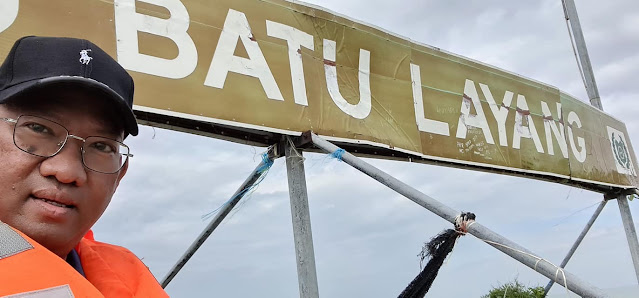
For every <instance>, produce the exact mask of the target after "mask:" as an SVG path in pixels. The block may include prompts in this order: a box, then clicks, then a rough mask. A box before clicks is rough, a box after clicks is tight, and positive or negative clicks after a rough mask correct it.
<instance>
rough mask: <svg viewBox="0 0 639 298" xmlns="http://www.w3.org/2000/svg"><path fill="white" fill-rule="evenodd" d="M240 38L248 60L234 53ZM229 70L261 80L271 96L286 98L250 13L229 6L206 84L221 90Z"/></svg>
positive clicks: (278, 98) (265, 90)
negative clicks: (262, 46) (253, 30)
mask: <svg viewBox="0 0 639 298" xmlns="http://www.w3.org/2000/svg"><path fill="white" fill-rule="evenodd" d="M238 39H239V40H240V41H241V42H242V45H244V49H246V53H247V54H248V57H249V58H248V59H247V58H244V57H238V56H235V55H234V53H235V47H236V46H237V43H238V42H237V41H238ZM229 72H234V73H238V74H243V75H247V76H250V77H254V78H257V79H259V80H260V83H261V84H262V88H264V92H266V96H267V97H268V98H270V99H274V100H284V97H282V92H280V88H279V87H278V86H277V83H276V82H275V78H274V77H273V74H272V73H271V70H270V69H269V67H268V64H267V63H266V58H264V54H263V53H262V50H261V49H260V46H259V44H258V43H257V40H256V39H255V37H254V36H253V32H252V31H251V27H250V26H249V22H248V20H247V19H246V15H245V14H244V13H243V12H239V11H237V10H233V9H229V13H228V14H227V15H226V20H225V21H224V28H222V34H221V35H220V39H219V41H218V43H217V48H216V49H215V53H213V60H212V61H211V66H210V67H209V72H208V74H207V75H206V79H205V80H204V85H206V86H210V87H214V88H219V89H222V88H224V82H225V81H226V77H227V76H228V73H229Z"/></svg>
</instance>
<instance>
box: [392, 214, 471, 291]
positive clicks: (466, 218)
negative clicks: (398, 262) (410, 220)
mask: <svg viewBox="0 0 639 298" xmlns="http://www.w3.org/2000/svg"><path fill="white" fill-rule="evenodd" d="M473 222H475V214H473V213H470V212H462V214H460V215H458V216H457V217H456V218H455V229H446V230H444V231H442V232H441V233H439V234H438V235H437V236H435V237H433V238H432V239H430V241H428V242H427V243H424V247H423V248H422V251H421V253H420V254H419V255H418V256H419V257H420V259H421V260H420V267H421V264H422V263H423V261H424V259H426V258H428V257H430V260H429V261H428V263H427V264H426V266H425V267H424V268H423V269H422V271H421V272H420V273H419V274H418V275H417V277H415V279H413V281H412V282H411V283H410V284H409V285H408V286H407V287H406V289H404V291H402V293H401V294H399V296H398V298H423V297H424V296H425V295H426V293H428V290H429V289H430V286H431V285H432V284H433V281H434V280H435V277H437V273H438V272H439V268H441V267H442V264H444V260H446V256H448V254H449V253H450V252H451V251H453V247H454V246H455V242H457V238H459V237H460V236H463V235H466V233H467V232H468V227H469V226H470V225H472V223H473Z"/></svg>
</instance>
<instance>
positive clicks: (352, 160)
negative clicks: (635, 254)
mask: <svg viewBox="0 0 639 298" xmlns="http://www.w3.org/2000/svg"><path fill="white" fill-rule="evenodd" d="M312 139H313V143H314V144H315V146H316V147H318V148H320V149H322V150H324V151H326V152H328V153H333V152H336V151H337V150H339V149H340V148H339V147H337V146H335V145H333V144H331V143H330V142H328V141H326V140H324V139H322V138H320V137H318V136H317V135H315V134H312ZM341 159H342V160H343V161H344V162H345V163H347V164H349V165H351V166H353V167H354V168H356V169H358V170H360V171H361V172H363V173H364V174H366V175H368V176H370V177H371V178H373V179H375V180H377V181H379V182H380V183H382V184H384V185H386V186H388V187H389V188H391V189H393V190H394V191H396V192H398V193H400V194H401V195H403V196H405V197H407V198H408V199H410V200H412V201H413V202H415V203H417V204H418V205H420V206H422V207H424V208H426V209H428V210H430V211H431V212H433V213H435V214H437V215H438V216H439V217H441V218H443V219H445V220H447V221H448V222H450V223H454V222H455V218H456V217H457V215H459V214H460V212H458V211H456V210H454V209H452V208H450V207H448V206H446V205H444V204H442V203H440V202H439V201H437V200H435V199H433V198H431V197H429V196H427V195H425V194H423V193H421V192H419V191H418V190H416V189H414V188H413V187H411V186H409V185H408V184H405V183H403V182H401V181H399V180H397V179H396V178H394V177H393V176H390V175H388V174H386V173H385V172H383V171H381V170H379V169H377V168H375V167H374V166H372V165H370V164H368V163H366V162H365V161H363V160H361V159H359V158H358V157H355V156H354V155H352V154H350V153H348V152H344V153H343V154H342V155H341ZM468 233H470V234H472V235H474V236H475V237H477V238H479V239H480V240H482V241H485V242H486V243H488V244H490V245H491V246H493V247H495V248H496V249H498V250H500V251H502V252H503V253H505V254H507V255H509V256H510V257H512V258H514V259H516V260H518V261H519V262H521V263H523V264H525V265H526V266H528V267H530V268H532V269H533V270H535V271H537V272H539V273H541V274H543V275H544V276H546V277H548V278H551V279H553V280H555V281H556V282H557V283H559V284H562V285H566V286H567V287H568V289H569V290H571V291H573V292H574V293H576V294H578V295H580V296H583V297H604V294H603V293H602V292H601V290H599V289H598V288H596V287H594V286H592V285H590V284H588V283H586V282H585V281H583V280H581V279H580V278H578V277H577V276H575V275H573V274H571V273H569V272H566V271H565V270H562V269H559V268H557V267H555V266H554V265H552V264H550V263H549V262H548V261H546V260H544V259H541V258H537V257H534V256H535V254H533V253H532V252H530V251H529V250H527V249H525V248H523V247H522V246H520V245H518V244H516V243H514V242H512V241H510V240H508V239H506V238H504V237H503V236H501V235H499V234H497V233H495V232H493V231H491V230H489V229H488V228H486V227H484V226H482V225H481V224H479V223H474V224H472V225H470V227H469V228H468Z"/></svg>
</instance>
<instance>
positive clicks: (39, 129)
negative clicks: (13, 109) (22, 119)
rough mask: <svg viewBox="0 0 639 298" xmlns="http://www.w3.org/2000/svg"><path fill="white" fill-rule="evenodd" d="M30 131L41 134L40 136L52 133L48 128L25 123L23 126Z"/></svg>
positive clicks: (37, 124)
mask: <svg viewBox="0 0 639 298" xmlns="http://www.w3.org/2000/svg"><path fill="white" fill-rule="evenodd" d="M25 126H26V127H28V128H29V129H30V130H31V131H33V132H37V133H41V134H51V133H52V131H51V129H49V128H48V127H46V126H44V125H42V124H39V123H27V124H25Z"/></svg>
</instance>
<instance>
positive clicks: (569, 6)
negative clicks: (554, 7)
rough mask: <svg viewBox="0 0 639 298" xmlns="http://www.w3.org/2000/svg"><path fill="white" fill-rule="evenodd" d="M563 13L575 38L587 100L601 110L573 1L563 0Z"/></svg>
mask: <svg viewBox="0 0 639 298" xmlns="http://www.w3.org/2000/svg"><path fill="white" fill-rule="evenodd" d="M563 2H564V12H565V14H566V19H568V21H569V22H570V28H571V29H572V34H573V36H574V38H575V47H576V48H577V55H578V56H579V61H578V63H580V65H581V70H582V72H583V73H582V74H581V75H583V79H584V83H585V84H586V92H588V98H590V104H591V105H593V106H595V107H596V108H597V109H600V110H603V106H602V105H601V99H600V98H599V89H598V88H597V82H596V81H595V74H594V72H593V71H592V65H591V64H590V56H589V55H588V48H586V40H585V39H584V34H583V32H582V31H581V24H580V23H579V16H578V15H577V7H576V6H575V1H574V0H563Z"/></svg>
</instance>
